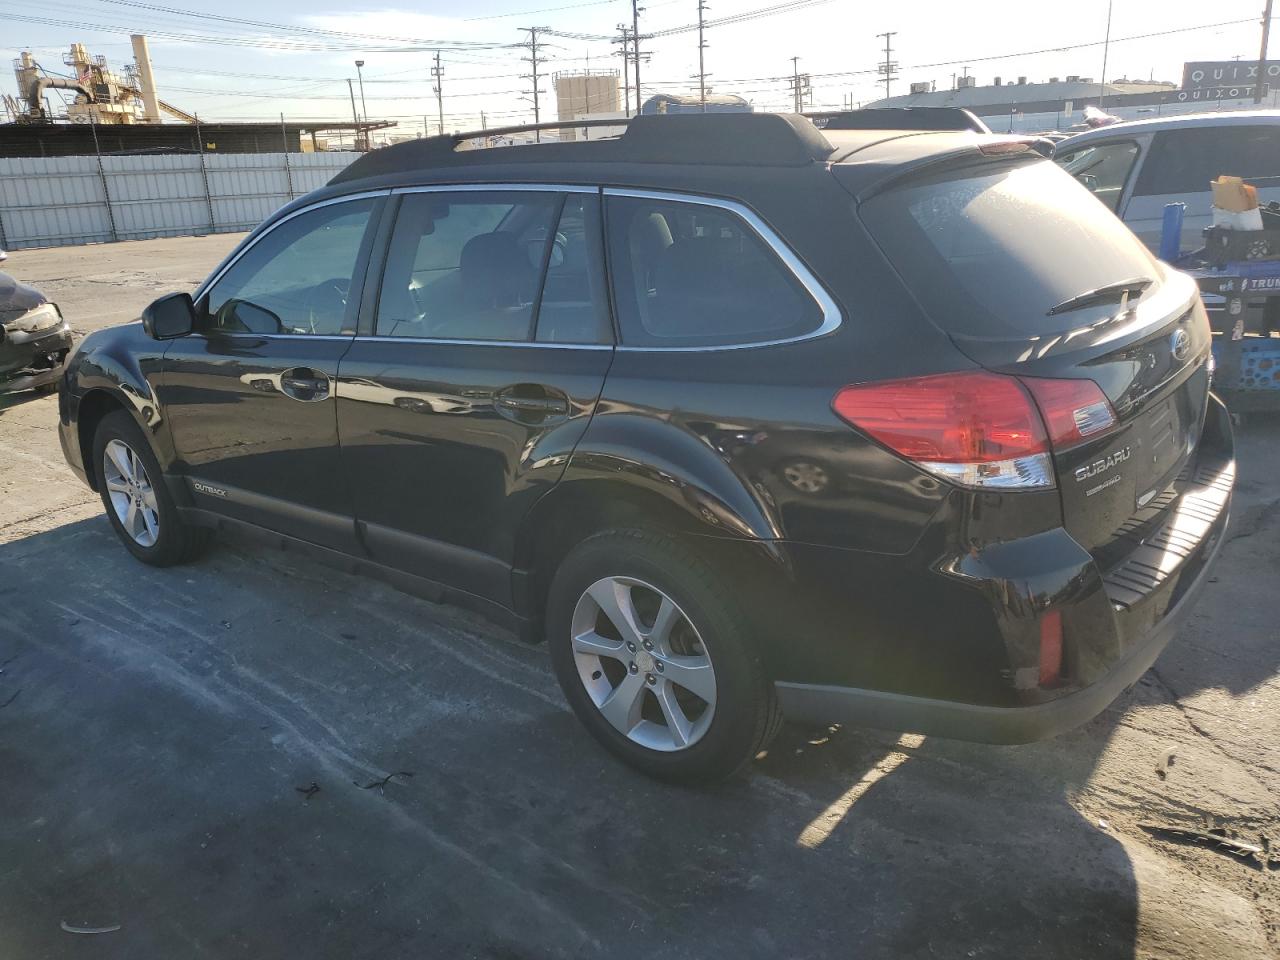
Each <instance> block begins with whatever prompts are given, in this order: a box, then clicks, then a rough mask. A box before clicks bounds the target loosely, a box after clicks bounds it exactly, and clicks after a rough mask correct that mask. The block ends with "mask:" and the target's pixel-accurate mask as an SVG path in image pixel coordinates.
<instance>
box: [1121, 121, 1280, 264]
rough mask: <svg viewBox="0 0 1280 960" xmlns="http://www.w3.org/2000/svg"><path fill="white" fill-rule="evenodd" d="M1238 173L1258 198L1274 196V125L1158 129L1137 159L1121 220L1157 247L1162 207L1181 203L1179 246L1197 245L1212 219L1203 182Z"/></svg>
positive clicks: (1277, 143) (1279, 158)
mask: <svg viewBox="0 0 1280 960" xmlns="http://www.w3.org/2000/svg"><path fill="white" fill-rule="evenodd" d="M1222 175H1226V176H1232V177H1243V178H1244V179H1245V180H1246V181H1248V182H1249V183H1251V184H1253V185H1254V186H1256V187H1257V188H1258V199H1259V200H1261V201H1262V202H1264V203H1265V202H1267V201H1268V200H1280V124H1277V123H1270V124H1261V123H1260V124H1242V123H1224V124H1219V125H1214V126H1190V125H1188V126H1182V127H1177V128H1174V129H1170V130H1159V131H1157V132H1156V133H1155V135H1154V136H1153V137H1152V140H1151V146H1150V148H1149V150H1148V151H1147V153H1146V156H1145V157H1144V159H1143V162H1142V168H1141V170H1139V172H1138V176H1137V180H1136V182H1135V183H1134V186H1133V190H1132V192H1131V196H1130V198H1129V201H1128V203H1127V204H1126V205H1125V207H1124V209H1123V211H1122V212H1121V219H1123V220H1124V222H1125V223H1127V224H1128V225H1129V228H1130V229H1131V230H1133V232H1134V233H1136V234H1137V235H1138V236H1139V237H1140V238H1141V239H1142V241H1143V242H1144V243H1146V244H1147V246H1148V247H1150V248H1152V249H1153V250H1154V249H1157V248H1158V247H1159V244H1160V229H1161V224H1162V222H1163V217H1164V208H1165V205H1166V204H1169V203H1185V204H1186V205H1187V213H1186V218H1185V219H1184V220H1183V222H1182V249H1184V250H1194V249H1196V248H1197V247H1200V246H1203V244H1204V237H1203V232H1204V228H1205V227H1207V226H1210V225H1211V224H1212V223H1213V196H1212V194H1211V192H1210V189H1209V182H1210V181H1211V180H1215V179H1217V178H1218V177H1219V176H1222Z"/></svg>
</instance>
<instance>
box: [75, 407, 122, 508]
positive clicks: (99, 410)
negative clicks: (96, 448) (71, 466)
mask: <svg viewBox="0 0 1280 960" xmlns="http://www.w3.org/2000/svg"><path fill="white" fill-rule="evenodd" d="M117 410H126V411H127V410H129V407H128V406H127V405H126V404H125V402H124V400H123V399H122V398H121V397H120V396H119V395H118V394H117V393H116V392H115V391H112V390H107V389H104V388H96V389H93V390H90V391H88V392H87V393H86V394H85V395H84V396H82V397H81V398H80V404H79V407H78V408H77V415H76V436H77V439H78V441H79V443H80V462H81V463H82V464H84V474H85V479H86V480H88V482H89V486H90V488H91V489H93V490H94V491H97V490H99V487H98V472H99V471H98V464H97V463H96V462H95V461H94V457H93V438H94V436H95V435H96V434H97V432H98V425H99V424H100V423H102V421H103V420H104V419H105V418H106V417H107V416H108V415H109V414H112V413H114V412H115V411H117Z"/></svg>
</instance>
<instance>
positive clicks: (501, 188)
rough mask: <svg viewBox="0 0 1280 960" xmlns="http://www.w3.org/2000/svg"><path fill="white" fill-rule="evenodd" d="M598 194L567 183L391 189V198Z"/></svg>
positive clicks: (429, 186) (448, 185)
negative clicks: (515, 194) (446, 194)
mask: <svg viewBox="0 0 1280 960" xmlns="http://www.w3.org/2000/svg"><path fill="white" fill-rule="evenodd" d="M518 192H539V193H599V192H600V188H599V187H598V186H596V187H593V186H584V185H583V184H568V183H475V182H467V183H423V184H419V185H417V186H413V187H392V188H391V194H392V196H401V195H403V194H406V193H518Z"/></svg>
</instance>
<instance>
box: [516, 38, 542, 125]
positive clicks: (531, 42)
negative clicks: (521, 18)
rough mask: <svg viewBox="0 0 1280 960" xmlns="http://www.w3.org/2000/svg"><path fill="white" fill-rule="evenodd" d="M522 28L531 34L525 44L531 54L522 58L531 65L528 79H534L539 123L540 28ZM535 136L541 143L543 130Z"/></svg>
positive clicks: (534, 120)
mask: <svg viewBox="0 0 1280 960" xmlns="http://www.w3.org/2000/svg"><path fill="white" fill-rule="evenodd" d="M520 29H521V30H522V31H523V32H525V33H527V34H529V39H528V41H527V42H526V43H525V46H526V47H528V48H529V55H528V56H527V57H523V58H522V59H524V60H526V61H528V63H529V67H530V72H529V73H528V75H527V76H528V79H531V80H532V81H533V122H534V123H535V124H537V123H541V122H542V107H541V104H540V103H539V102H538V94H539V93H541V91H540V90H539V89H538V28H537V27H521V28H520ZM534 138H535V139H536V140H537V141H538V143H541V142H542V131H541V130H537V131H535V132H534Z"/></svg>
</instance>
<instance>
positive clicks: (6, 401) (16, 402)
mask: <svg viewBox="0 0 1280 960" xmlns="http://www.w3.org/2000/svg"><path fill="white" fill-rule="evenodd" d="M48 395H49V390H48V388H45V389H40V390H14V391H11V392H4V384H3V383H0V415H3V414H4V412H5V411H6V410H8V409H10V408H12V407H20V406H22V405H23V404H24V403H28V402H30V401H32V400H40V399H42V398H44V397H47V396H48Z"/></svg>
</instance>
